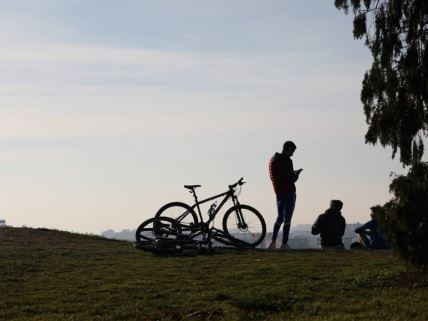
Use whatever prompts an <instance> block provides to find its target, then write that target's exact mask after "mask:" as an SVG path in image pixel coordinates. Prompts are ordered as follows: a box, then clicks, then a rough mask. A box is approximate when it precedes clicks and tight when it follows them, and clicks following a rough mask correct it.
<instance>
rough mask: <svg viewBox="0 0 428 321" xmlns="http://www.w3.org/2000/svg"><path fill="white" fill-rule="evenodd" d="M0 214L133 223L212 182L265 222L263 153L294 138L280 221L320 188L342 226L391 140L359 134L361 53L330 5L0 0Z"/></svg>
mask: <svg viewBox="0 0 428 321" xmlns="http://www.w3.org/2000/svg"><path fill="white" fill-rule="evenodd" d="M0 39H2V41H1V43H0V71H1V72H0V175H1V180H0V199H1V202H0V218H1V219H5V220H6V223H7V224H10V225H12V226H29V227H47V228H56V229H61V230H68V231H75V232H83V233H95V234H97V233H101V232H102V231H104V230H107V229H114V230H122V229H135V228H136V227H137V226H138V225H139V224H140V223H141V222H142V221H144V220H145V219H148V218H150V217H152V216H153V215H154V214H155V213H156V211H157V210H158V209H159V208H160V207H161V206H162V205H163V204H165V203H167V202H170V201H184V202H187V203H191V202H192V197H191V195H190V194H188V192H187V191H186V190H185V189H184V188H183V185H185V184H201V185H202V188H200V189H198V195H199V196H200V197H201V198H203V197H209V196H212V195H214V194H218V193H221V192H224V191H226V189H227V186H228V185H229V184H232V183H234V182H236V181H237V180H238V179H239V178H241V177H244V180H245V181H246V182H247V184H246V185H244V186H243V189H242V193H241V195H240V201H241V203H245V204H249V205H251V206H254V207H255V208H257V209H258V210H259V211H260V212H261V213H262V214H263V216H264V218H265V220H266V222H267V225H268V230H270V229H271V226H272V224H273V222H274V220H275V218H276V205H275V195H274V193H273V189H272V185H271V182H270V179H269V173H268V162H269V159H270V158H271V157H272V155H273V154H274V153H275V152H279V151H281V149H282V144H283V143H284V142H285V141H286V140H292V141H294V142H295V144H296V145H297V150H296V152H295V154H294V156H293V161H294V166H295V168H296V169H297V168H303V169H304V170H303V172H302V174H301V177H300V179H299V181H298V182H297V184H296V185H297V203H296V209H295V212H294V216H293V220H292V225H297V224H304V223H313V221H314V220H315V218H316V216H317V215H318V214H320V213H322V212H323V211H324V210H325V209H326V208H327V207H328V204H329V201H330V200H331V199H341V200H342V201H343V202H344V207H343V215H344V216H345V218H346V220H347V222H349V223H354V222H365V221H367V220H368V219H369V213H370V210H369V208H370V207H371V206H373V205H375V204H383V203H384V202H386V201H387V200H389V199H390V198H391V195H390V194H389V192H388V185H389V183H390V181H391V177H390V173H391V172H395V173H402V172H404V171H405V170H404V169H403V168H402V167H401V166H400V164H399V162H398V161H397V160H393V159H391V150H390V149H388V148H387V149H384V148H382V147H381V146H379V145H377V146H373V145H366V144H365V141H364V134H365V132H366V129H367V125H366V122H365V117H364V114H363V109H362V105H361V102H360V99H359V97H360V89H361V81H362V78H363V75H364V72H365V71H366V70H367V69H369V68H370V64H371V56H370V52H369V50H368V49H367V48H366V47H365V46H364V44H363V42H362V41H358V40H354V39H353V36H352V15H349V16H346V15H345V14H344V13H343V12H340V11H338V10H336V9H335V7H334V1H333V0H331V1H319V0H306V1H289V0H270V1H262V0H233V1H230V0H215V1H214V0H203V1H201V0H180V1H177V0H157V1H148V0H127V1H118V0H114V1H113V0H85V1H79V0H36V1H35V0H26V1H25V0H0Z"/></svg>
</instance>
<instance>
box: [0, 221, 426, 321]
mask: <svg viewBox="0 0 428 321" xmlns="http://www.w3.org/2000/svg"><path fill="white" fill-rule="evenodd" d="M0 277H1V282H0V320H25V321H27V320H428V303H427V299H428V282H427V279H426V278H424V277H422V276H420V275H418V274H415V273H408V274H406V273H405V266H404V265H403V264H402V263H401V262H400V261H399V260H398V259H397V258H396V256H395V255H393V254H392V253H390V252H376V253H370V252H360V251H354V252H350V251H346V252H329V253H322V252H317V251H311V252H304V251H289V252H260V251H249V252H241V253H240V252H230V253H223V254H215V255H199V256H181V257H157V256H153V255H152V254H150V253H146V252H143V251H140V250H136V249H134V248H133V247H132V246H131V244H130V243H128V242H121V241H112V240H106V239H103V238H99V237H95V236H86V235H79V234H72V233H65V232H60V231H52V230H43V229H27V228H2V229H0Z"/></svg>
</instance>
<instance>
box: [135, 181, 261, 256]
mask: <svg viewBox="0 0 428 321" xmlns="http://www.w3.org/2000/svg"><path fill="white" fill-rule="evenodd" d="M244 184H245V182H244V181H243V178H241V179H240V180H239V181H238V182H236V183H235V184H232V185H229V188H228V190H227V191H226V192H224V193H221V194H218V195H215V196H212V197H209V198H207V199H204V200H201V201H199V200H198V196H197V195H196V191H195V189H196V188H198V187H201V186H200V185H185V186H184V187H185V188H186V189H188V190H189V192H190V193H191V194H192V195H193V198H194V200H195V203H194V204H193V205H192V206H189V205H187V204H186V203H182V202H172V203H168V204H166V205H164V206H162V207H161V208H160V209H159V211H158V212H157V213H156V215H155V217H153V218H151V219H149V220H147V221H145V222H143V223H142V224H141V225H140V226H139V227H138V229H137V232H136V241H137V245H140V246H142V247H144V246H148V247H150V246H155V247H162V246H164V247H175V248H176V249H178V250H181V249H184V248H194V247H201V246H203V245H208V246H209V248H210V249H211V245H212V239H214V240H217V241H218V242H221V243H223V244H225V245H231V246H236V247H241V248H254V247H256V246H257V245H259V244H260V243H261V242H262V241H263V239H264V237H265V235H266V223H265V220H264V219H263V216H262V215H261V214H260V213H259V212H258V211H257V210H256V209H255V208H253V207H251V206H249V205H245V204H240V203H239V200H238V196H239V194H240V192H241V188H242V185H244ZM221 197H223V199H222V200H221V202H220V204H219V205H218V206H217V202H214V203H213V204H211V206H210V208H209V210H208V219H207V220H206V221H204V219H203V217H202V213H201V209H200V205H201V204H203V203H206V202H210V201H213V200H215V199H218V198H221ZM229 200H232V203H233V206H232V207H231V208H229V209H228V210H227V211H226V212H225V214H224V216H223V221H222V227H223V230H220V229H217V228H215V227H214V226H211V225H212V223H213V221H214V219H215V217H216V215H217V214H218V213H219V211H220V210H221V208H222V207H223V206H224V204H225V203H226V202H227V201H229ZM195 210H196V211H195Z"/></svg>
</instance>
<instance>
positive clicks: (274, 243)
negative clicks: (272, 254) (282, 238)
mask: <svg viewBox="0 0 428 321" xmlns="http://www.w3.org/2000/svg"><path fill="white" fill-rule="evenodd" d="M267 248H268V249H269V250H275V249H276V242H274V241H272V242H270V244H269V246H268V247H267Z"/></svg>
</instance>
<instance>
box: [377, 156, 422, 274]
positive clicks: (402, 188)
mask: <svg viewBox="0 0 428 321" xmlns="http://www.w3.org/2000/svg"><path fill="white" fill-rule="evenodd" d="M390 191H391V192H392V193H393V194H394V198H393V199H392V200H391V201H389V202H388V203H386V204H385V205H384V206H382V207H378V210H377V211H376V212H375V216H376V218H377V219H378V220H379V222H380V225H381V226H382V229H383V232H384V234H385V237H386V238H387V240H388V241H389V242H390V243H391V244H392V246H393V247H394V249H396V250H397V251H398V252H399V253H400V255H401V257H402V258H404V259H405V260H406V261H407V262H408V263H411V264H413V265H414V266H416V267H418V268H421V269H424V270H425V271H426V270H427V268H428V201H427V196H428V163H422V162H421V163H417V164H415V165H413V166H412V167H411V169H410V171H409V173H408V174H407V175H401V176H398V177H396V178H395V179H394V180H393V182H392V183H391V185H390Z"/></svg>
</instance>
